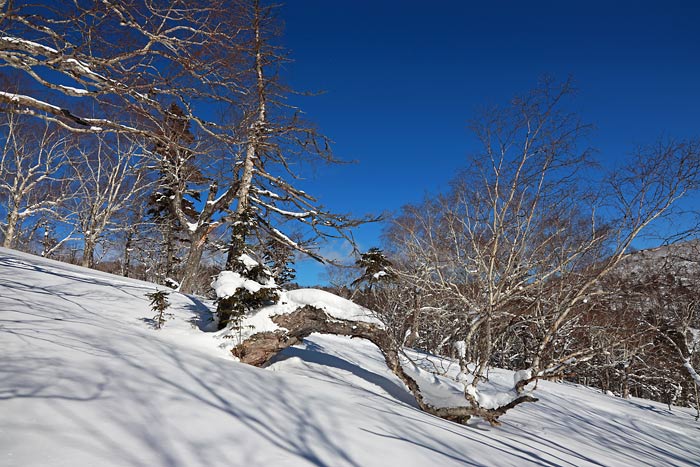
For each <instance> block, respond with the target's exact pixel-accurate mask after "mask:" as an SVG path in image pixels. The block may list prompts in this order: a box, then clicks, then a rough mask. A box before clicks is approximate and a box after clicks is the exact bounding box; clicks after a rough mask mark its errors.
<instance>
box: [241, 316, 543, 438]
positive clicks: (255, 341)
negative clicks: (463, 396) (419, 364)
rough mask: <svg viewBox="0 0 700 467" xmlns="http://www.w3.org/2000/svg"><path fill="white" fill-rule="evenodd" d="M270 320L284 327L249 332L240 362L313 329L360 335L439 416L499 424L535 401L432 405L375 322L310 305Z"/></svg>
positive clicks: (264, 356) (257, 362)
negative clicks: (491, 406)
mask: <svg viewBox="0 0 700 467" xmlns="http://www.w3.org/2000/svg"><path fill="white" fill-rule="evenodd" d="M272 321H274V322H275V323H276V324H277V325H279V326H280V327H281V328H283V329H279V330H277V331H274V332H270V331H267V332H260V333H257V334H254V335H252V336H251V337H249V338H248V339H246V340H245V341H243V342H242V343H240V344H239V345H238V346H236V347H235V348H234V349H233V350H232V353H233V355H234V356H236V357H238V358H239V359H240V360H241V361H242V362H243V363H248V364H249V365H253V366H264V365H266V364H267V363H268V362H269V361H270V359H272V357H274V356H275V355H277V354H278V353H279V352H281V351H282V350H284V349H286V348H287V347H290V346H292V345H295V344H298V343H300V342H301V341H302V340H303V339H304V338H305V337H307V336H308V335H310V334H311V333H314V332H318V333H323V334H335V335H340V336H350V337H359V338H362V339H367V340H369V341H370V342H372V343H373V344H374V345H376V346H377V347H379V350H380V351H381V352H382V354H383V355H384V360H385V362H386V364H387V366H388V367H389V369H391V371H392V372H393V373H394V374H395V375H396V376H397V377H398V378H399V379H400V380H401V381H402V382H403V383H404V384H405V385H406V387H407V388H408V390H409V391H410V392H411V393H412V394H413V396H414V397H415V398H416V402H417V403H418V406H419V407H420V408H421V409H422V410H423V411H425V412H428V413H430V414H433V415H435V416H438V417H440V418H444V419H446V420H451V421H454V422H457V423H466V421H467V420H469V418H470V417H472V416H477V417H481V418H483V419H484V420H486V421H488V422H489V423H491V424H492V425H498V424H499V422H498V417H500V416H501V415H503V414H505V413H506V412H507V411H508V410H510V409H512V408H513V407H515V406H517V405H519V404H521V403H523V402H535V401H537V399H536V398H534V397H532V396H529V395H524V396H520V397H518V398H516V399H515V400H513V401H512V402H510V403H508V404H506V405H503V406H501V407H498V408H495V409H485V408H483V407H478V406H476V407H475V406H465V407H434V406H432V405H430V404H429V403H427V402H426V401H425V399H424V398H423V394H422V393H421V390H420V387H419V386H418V383H417V382H416V380H414V379H413V378H412V377H411V376H409V375H408V374H407V373H406V372H405V371H404V369H403V367H402V366H401V361H400V349H399V348H398V347H397V346H396V345H395V344H394V342H393V340H392V339H391V337H390V336H389V334H388V333H387V332H386V331H385V330H384V329H382V328H380V327H378V326H376V325H374V324H369V323H364V322H360V321H345V320H340V319H336V318H332V317H330V316H328V315H327V314H326V313H325V312H324V311H323V310H321V309H319V308H315V307H313V306H309V305H307V306H304V307H302V308H299V309H297V310H296V311H294V312H292V313H287V314H282V315H277V316H272Z"/></svg>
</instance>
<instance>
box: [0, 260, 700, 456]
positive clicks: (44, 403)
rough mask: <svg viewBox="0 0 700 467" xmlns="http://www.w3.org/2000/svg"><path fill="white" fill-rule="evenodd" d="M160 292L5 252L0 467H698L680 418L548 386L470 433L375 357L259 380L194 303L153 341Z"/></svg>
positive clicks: (283, 368) (335, 344)
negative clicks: (153, 307) (423, 401)
mask: <svg viewBox="0 0 700 467" xmlns="http://www.w3.org/2000/svg"><path fill="white" fill-rule="evenodd" d="M153 290H155V286H154V285H152V284H148V283H144V282H139V281H134V280H129V279H124V278H119V277H116V276H111V275H108V274H103V273H99V272H95V271H90V270H86V269H82V268H79V267H76V266H69V265H65V264H62V263H57V262H53V261H50V260H45V259H41V258H37V257H33V256H29V255H24V254H21V253H16V252H12V251H8V250H4V249H0V355H1V358H0V465H1V466H22V467H24V466H42V465H43V466H218V465H222V466H223V465H226V466H238V465H246V466H267V465H275V466H303V465H320V466H334V467H335V466H387V465H397V466H422V465H425V466H435V465H440V466H457V465H460V466H477V465H494V466H508V465H512V466H524V465H544V466H561V465H563V466H594V465H598V466H599V465H606V466H640V465H650V466H661V465H686V466H690V465H700V441H699V440H700V423H698V422H696V421H694V419H693V417H692V414H691V412H690V411H688V410H685V409H679V408H674V409H673V410H672V411H669V410H668V409H667V408H666V407H665V406H663V405H661V404H657V403H653V402H649V401H643V400H639V399H635V400H630V401H626V400H621V399H618V398H614V397H608V396H605V395H602V394H600V393H598V392H596V391H594V390H591V389H588V388H584V387H580V386H574V385H569V384H555V383H540V389H539V390H538V392H537V395H538V397H540V398H541V401H540V402H538V403H536V404H527V405H523V406H520V407H519V408H517V409H515V410H514V411H512V412H510V413H508V414H507V415H506V416H505V417H504V418H503V419H502V421H503V422H504V425H503V426H502V427H500V428H492V427H490V426H489V425H487V424H485V423H483V422H479V421H475V422H474V423H473V424H471V425H470V426H461V425H457V424H454V423H451V422H447V421H444V420H441V419H438V418H435V417H433V416H430V415H427V414H425V413H422V412H420V411H419V410H418V409H416V408H415V404H414V403H413V401H412V399H411V397H410V395H409V394H408V393H407V392H406V390H405V389H404V388H403V386H402V384H401V383H400V382H399V381H398V380H397V379H396V378H395V377H394V376H393V375H392V374H391V373H390V372H389V371H388V370H387V369H386V368H385V366H384V362H383V358H382V356H381V355H380V354H379V352H378V351H377V350H376V348H374V346H372V345H371V344H369V343H368V342H366V341H362V340H356V339H355V340H350V339H347V338H341V337H334V336H316V335H315V336H312V337H311V338H310V339H308V340H307V341H305V344H304V345H303V346H300V347H298V348H292V349H288V350H287V351H285V353H284V354H283V355H281V356H280V357H279V358H278V359H277V361H276V362H275V363H274V364H273V365H271V366H270V367H269V368H267V369H258V368H252V367H249V366H246V365H243V364H240V363H237V362H235V361H234V360H233V359H232V358H231V357H230V356H229V353H228V352H227V351H226V350H225V349H224V348H222V347H221V345H222V344H226V342H222V340H221V339H219V338H217V334H216V333H212V332H205V330H206V329H207V327H208V323H209V322H208V319H209V317H210V311H209V309H208V307H207V304H205V303H202V302H200V301H199V300H197V299H196V298H192V297H187V296H184V295H180V294H171V296H170V301H171V302H172V304H173V306H172V307H171V310H170V311H172V312H173V314H174V317H173V319H172V320H170V321H168V322H167V323H166V325H165V328H164V329H162V330H160V331H156V330H153V329H152V328H150V327H149V324H148V322H147V319H148V318H151V317H152V315H153V313H152V312H151V311H150V309H149V307H148V300H147V299H146V298H145V297H144V294H145V293H148V292H152V291H153ZM298 295H301V296H300V297H296V298H295V297H294V294H289V296H288V297H287V298H288V299H289V300H295V299H296V300H300V301H310V300H321V301H322V302H323V303H324V304H325V305H326V306H327V307H330V308H333V307H336V308H338V307H339V308H344V307H346V306H348V305H347V304H345V303H344V302H343V301H342V300H340V299H336V298H334V297H332V296H331V297H329V296H326V295H323V294H318V295H317V294H314V292H312V291H304V292H300V293H298ZM290 296H291V298H290ZM287 305H289V302H288V304H287ZM340 311H342V310H339V312H340ZM352 312H353V313H354V312H357V310H356V309H355V310H352ZM428 363H429V362H427V361H423V362H422V363H421V365H419V366H424V365H427V364H428ZM438 364H439V363H438ZM416 372H418V373H421V374H423V375H424V376H425V375H427V373H422V372H420V370H419V369H416ZM428 377H429V378H432V376H428ZM498 378H503V379H507V378H511V381H512V374H509V373H507V372H498V371H496V372H494V379H495V380H497V379H498ZM424 383H425V382H424ZM438 383H439V384H436V386H435V387H436V388H439V389H441V392H440V394H442V395H443V396H444V394H445V392H447V393H450V392H451V393H452V394H453V396H455V397H458V392H457V389H456V387H450V386H449V384H448V383H447V382H445V380H441V381H438Z"/></svg>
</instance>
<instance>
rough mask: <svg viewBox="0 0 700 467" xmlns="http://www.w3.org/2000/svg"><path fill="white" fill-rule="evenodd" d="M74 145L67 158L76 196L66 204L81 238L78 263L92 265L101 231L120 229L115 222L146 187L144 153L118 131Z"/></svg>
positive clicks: (104, 232)
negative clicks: (69, 204)
mask: <svg viewBox="0 0 700 467" xmlns="http://www.w3.org/2000/svg"><path fill="white" fill-rule="evenodd" d="M91 140H92V141H89V142H87V141H84V143H87V144H82V145H80V146H78V147H77V148H76V150H75V151H74V154H72V156H71V158H70V164H71V167H72V169H73V171H72V176H73V179H74V184H75V191H76V196H75V198H74V201H73V203H71V206H70V207H69V213H70V214H69V217H70V218H72V219H74V221H75V223H76V227H77V230H78V232H80V234H81V235H82V237H83V259H82V263H81V264H82V266H86V267H94V266H95V248H96V247H97V245H98V242H99V241H100V240H101V239H102V238H103V237H104V236H105V234H107V233H109V232H111V231H114V230H116V229H121V228H122V227H121V226H120V225H119V224H117V223H116V222H115V221H116V219H115V215H116V214H117V213H118V212H119V211H123V210H125V209H127V208H128V207H129V205H130V203H131V202H132V201H133V200H134V199H135V198H136V196H138V194H139V193H140V192H142V191H144V190H146V189H147V187H148V184H147V183H146V171H145V164H146V162H147V160H148V159H147V157H146V155H144V154H143V152H142V151H141V148H139V147H138V146H137V145H135V144H134V143H133V142H131V141H129V140H125V139H123V138H121V137H120V136H119V135H118V134H117V135H116V136H115V138H112V139H111V140H110V141H108V140H106V139H105V138H104V137H96V138H94V139H91Z"/></svg>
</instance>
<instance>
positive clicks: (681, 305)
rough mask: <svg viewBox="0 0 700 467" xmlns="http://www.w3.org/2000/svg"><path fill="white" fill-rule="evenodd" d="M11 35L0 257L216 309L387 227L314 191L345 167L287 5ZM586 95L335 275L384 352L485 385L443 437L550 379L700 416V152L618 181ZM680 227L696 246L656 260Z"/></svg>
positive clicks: (88, 13) (508, 120)
mask: <svg viewBox="0 0 700 467" xmlns="http://www.w3.org/2000/svg"><path fill="white" fill-rule="evenodd" d="M0 28H1V29H2V31H3V33H2V37H0V67H2V75H1V76H0V109H1V112H0V143H1V144H2V148H0V151H1V152H0V216H1V218H0V238H1V239H2V246H4V247H8V248H16V249H20V250H24V251H28V252H33V253H36V254H41V255H43V256H47V257H50V258H55V259H60V260H64V261H71V262H75V263H79V264H82V265H83V266H87V267H93V268H101V269H104V270H108V271H111V272H116V273H119V274H122V275H125V276H130V277H136V278H141V279H145V280H149V281H153V282H156V283H160V284H166V285H171V286H173V287H179V290H180V291H182V292H184V293H199V294H202V295H205V294H211V288H210V286H209V284H210V282H211V278H212V276H213V275H215V274H217V273H218V272H220V271H221V270H223V269H225V270H227V271H231V272H233V273H235V274H239V275H245V274H254V275H256V277H263V276H264V277H265V279H264V280H263V279H260V281H263V282H264V281H267V280H268V278H273V279H274V281H276V284H277V285H279V284H284V283H290V282H292V280H293V268H292V263H293V262H294V258H296V257H302V256H306V257H311V258H314V259H316V260H319V261H323V260H324V258H323V257H322V255H321V254H320V250H319V242H322V241H323V240H324V239H327V238H329V237H330V238H336V237H337V238H344V239H346V240H348V241H351V240H352V228H353V227H356V226H358V225H360V224H361V223H363V222H369V221H374V220H377V219H375V218H372V217H362V218H356V217H353V216H351V215H348V214H342V213H336V212H333V211H330V210H328V209H327V208H326V207H324V206H322V205H321V204H320V203H319V202H318V201H317V199H316V198H315V197H314V196H313V195H311V194H309V193H307V192H305V191H303V190H302V189H301V188H299V186H297V179H298V176H299V174H298V173H297V170H298V167H299V166H300V165H299V164H300V163H301V162H303V163H304V164H306V163H311V164H313V163H320V164H326V163H334V162H338V161H337V160H336V159H335V158H334V156H333V153H332V152H331V149H330V144H329V141H328V139H327V138H326V137H324V136H323V135H322V134H321V133H320V132H319V131H318V130H317V129H316V127H315V126H314V125H313V124H311V123H310V122H307V121H305V120H304V118H303V117H302V113H301V112H300V110H299V109H297V108H296V107H294V106H293V105H291V104H290V103H289V100H288V98H289V97H290V96H291V95H293V94H294V92H295V91H294V90H293V89H291V88H289V87H288V86H287V85H286V84H285V83H284V80H283V77H282V76H281V71H282V68H283V65H284V64H285V63H286V62H287V61H288V60H289V57H288V56H287V52H286V50H285V49H284V48H283V47H282V46H281V40H280V28H279V24H278V22H277V20H276V18H275V10H274V8H273V7H269V6H265V5H263V4H262V2H260V1H258V0H234V1H231V0H214V1H200V0H194V1H189V0H187V1H185V0H175V1H143V0H128V1H120V2H111V1H97V0H86V1H77V2H74V1H54V2H43V3H39V4H31V5H28V4H23V3H22V2H13V1H0ZM571 95H572V84H571V82H570V81H565V82H563V83H559V82H554V81H551V80H545V81H544V82H543V83H542V84H541V85H540V86H538V87H537V88H536V89H534V90H533V91H532V92H530V93H529V94H527V95H525V96H522V97H519V98H515V99H513V100H512V101H511V102H510V103H509V105H507V106H503V107H496V108H492V109H490V110H488V111H486V112H483V114H481V115H478V116H477V117H476V118H474V119H473V125H472V130H473V132H474V134H475V135H476V137H477V138H478V140H479V142H480V143H481V149H480V151H479V152H478V153H476V154H472V155H471V157H470V158H469V159H468V161H467V164H466V166H465V168H464V170H463V171H462V172H461V173H460V174H458V175H457V176H456V177H455V178H453V179H452V181H451V182H450V184H449V189H447V190H444V191H443V192H440V193H435V194H434V196H430V197H427V198H426V199H425V200H424V201H422V202H419V203H415V204H409V205H406V206H404V207H403V208H402V209H401V210H400V211H399V212H398V213H396V215H395V216H393V217H392V218H391V219H389V220H388V221H387V227H386V229H385V232H384V238H383V250H380V249H378V248H375V249H373V250H370V251H369V252H367V253H365V254H364V255H362V256H361V257H358V258H351V259H350V261H351V262H354V261H355V260H357V266H358V268H359V269H360V270H359V271H357V270H352V269H351V270H350V271H351V272H350V273H349V275H348V273H343V272H336V274H337V277H336V278H335V279H337V280H336V281H335V282H334V283H333V286H334V291H336V292H338V293H339V294H341V295H342V294H346V295H347V296H348V297H353V298H354V299H355V300H357V301H358V302H360V303H362V304H364V305H365V306H367V307H369V308H370V309H372V310H374V311H375V312H376V313H377V314H378V316H379V317H380V318H381V319H382V321H383V322H384V323H385V325H386V327H385V329H384V330H383V331H381V332H380V331H377V330H375V329H367V330H366V333H367V335H368V336H372V337H373V338H374V339H375V340H377V342H379V343H380V344H381V345H382V346H383V348H382V350H385V351H386V352H385V354H387V355H391V356H392V358H393V360H391V361H392V362H393V363H394V364H395V365H398V363H397V362H398V356H397V355H398V354H399V353H400V349H401V348H402V346H404V345H406V346H410V347H414V348H417V349H421V350H424V351H427V352H433V353H438V354H441V355H452V356H453V357H454V358H455V359H457V360H458V361H459V364H460V366H461V368H462V369H463V372H464V374H469V375H470V376H471V378H470V379H469V380H468V383H466V382H465V391H464V393H465V399H466V401H465V403H466V409H465V408H464V407H462V408H459V410H456V411H455V412H453V413H450V412H449V411H447V412H445V413H442V412H441V413H440V414H439V415H441V416H445V417H446V418H451V419H455V420H459V419H461V418H460V417H464V416H467V417H468V416H469V415H470V414H472V415H480V416H485V417H486V418H488V417H491V420H493V421H495V419H496V418H497V416H500V414H501V413H502V412H505V410H507V409H509V408H511V407H512V406H514V405H516V404H515V403H514V402H516V401H522V402H525V401H527V400H530V399H529V398H528V397H526V396H524V395H523V394H524V390H525V388H527V387H530V388H531V387H532V385H533V384H536V381H537V380H539V379H561V378H567V379H570V380H573V381H577V382H581V383H584V384H590V385H595V386H597V387H600V388H602V389H603V390H609V391H612V392H616V393H619V394H620V395H622V396H624V397H627V396H629V395H637V396H642V397H650V398H654V399H658V400H664V401H667V402H668V403H669V404H670V403H681V404H686V405H694V406H696V407H698V406H699V404H700V401H699V399H698V385H699V384H700V376H698V373H697V369H698V367H700V362H699V358H700V357H699V355H700V353H698V349H699V348H700V311H699V309H698V306H699V305H698V302H699V300H700V252H698V243H697V241H695V242H694V240H693V239H694V238H697V235H696V229H694V228H693V227H692V223H690V224H688V222H686V221H687V216H688V214H689V213H688V212H681V210H680V208H679V204H678V202H679V201H682V200H683V198H684V197H685V196H687V195H689V194H691V193H694V192H695V191H696V190H697V188H698V183H699V182H700V143H699V142H698V141H697V140H674V139H664V140H660V141H659V142H658V144H656V145H653V146H649V147H645V148H640V149H639V150H638V151H637V152H636V153H635V154H633V156H631V157H630V158H629V159H628V160H626V161H625V162H624V163H623V164H621V165H620V166H619V167H607V166H606V167H601V166H599V165H597V164H596V162H595V160H594V158H593V153H592V151H591V149H590V148H589V147H588V146H587V145H586V144H585V142H586V138H587V136H588V135H589V134H590V131H591V127H590V125H588V124H586V123H585V122H582V121H581V120H580V118H579V117H578V116H577V115H576V114H575V113H571V112H569V111H568V110H567V109H568V108H570V106H569V105H568V101H569V99H570V98H571ZM358 210H362V209H361V207H360V208H358ZM690 214H691V215H692V214H693V213H690ZM683 216H685V217H683ZM680 219H684V220H683V221H682V222H681V220H680ZM660 223H664V224H665V225H676V224H677V225H679V229H682V230H683V234H684V235H683V236H682V241H681V240H678V239H677V238H674V239H673V241H671V236H667V237H666V240H668V241H666V242H665V243H666V244H667V245H666V247H664V248H666V249H665V250H663V251H665V252H666V253H667V254H666V253H665V254H659V256H658V257H654V258H655V259H654V260H649V259H645V260H644V261H642V260H635V259H634V258H635V256H634V255H630V253H631V251H632V249H633V247H634V246H635V244H636V243H635V242H637V241H639V239H640V238H642V236H644V235H645V234H646V233H647V232H649V231H650V229H653V228H654V227H655V226H657V225H659V224H660ZM674 233H678V232H674ZM656 240H657V245H658V244H662V243H664V241H663V239H659V238H657V239H656ZM668 244H670V245H668ZM635 261H637V262H635ZM642 263H643V264H642ZM635 265H636V266H635ZM253 270H254V272H251V271H253ZM338 271H342V270H338ZM343 275H345V276H346V277H343ZM274 281H271V282H270V283H272V282H274ZM329 282H333V281H329ZM246 300H252V299H251V298H250V297H248V298H247V299H246ZM266 300H274V296H273V295H269V296H266V297H265V299H264V300H263V301H266ZM249 303H258V304H259V303H262V302H260V300H257V301H255V300H252V301H251V302H249ZM229 305H230V306H233V309H237V310H239V311H240V312H241V313H244V312H246V311H249V310H250V309H251V306H252V305H251V306H249V305H248V304H246V305H245V306H240V307H237V306H236V305H235V304H229ZM231 310H232V309H229V310H228V311H226V313H227V315H226V321H221V322H220V324H222V325H227V323H228V319H229V318H228V317H229V316H230V314H231ZM313 319H318V317H317V316H316V317H315V318H313ZM324 326H325V327H324ZM324 326H321V327H320V328H323V329H327V330H330V331H329V332H334V331H333V329H335V330H336V331H338V329H340V330H339V331H338V332H340V333H350V331H348V330H347V329H346V328H343V327H342V326H340V327H338V326H335V327H334V326H332V325H330V324H326V325H324ZM341 328H342V329H341ZM304 329H306V330H308V328H304ZM383 332H386V336H385V335H384V334H381V333H383ZM377 333H379V334H377ZM380 334H381V335H380ZM377 336H379V337H377ZM378 345H379V344H378ZM389 361H390V359H389V357H387V362H389ZM493 366H498V367H502V368H508V369H513V370H517V371H518V373H517V374H518V375H519V377H518V378H516V380H515V381H514V383H513V388H512V391H513V394H514V397H513V399H512V400H511V402H510V403H509V404H506V405H507V407H506V406H504V407H506V408H504V407H500V408H496V409H487V408H485V407H483V406H482V405H481V403H480V401H479V398H478V388H479V387H480V386H481V385H482V384H483V383H484V382H485V381H487V380H488V371H489V368H491V367H493ZM404 377H405V375H403V376H402V378H403V379H404V381H405V382H407V385H409V386H410V381H409V380H407V379H405V378H404ZM413 389H414V390H415V391H419V389H416V388H413ZM415 391H414V392H415ZM417 398H418V399H419V400H420V397H418V395H417ZM699 410H700V409H699ZM489 413H490V414H491V415H488V414H489ZM485 414H486V415H485Z"/></svg>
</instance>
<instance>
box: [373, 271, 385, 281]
mask: <svg viewBox="0 0 700 467" xmlns="http://www.w3.org/2000/svg"><path fill="white" fill-rule="evenodd" d="M384 276H386V271H379V272H375V273H374V274H372V277H373V278H374V279H375V280H379V279H381V278H382V277H384Z"/></svg>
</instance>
